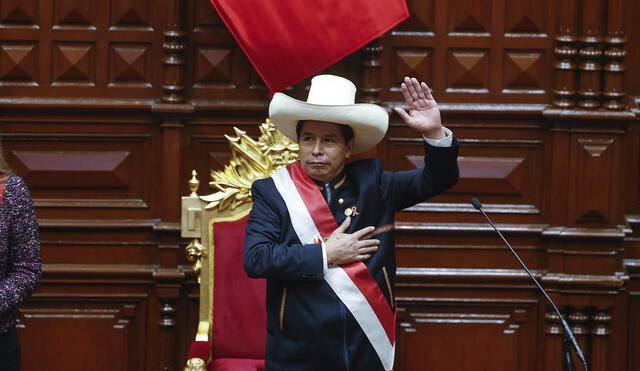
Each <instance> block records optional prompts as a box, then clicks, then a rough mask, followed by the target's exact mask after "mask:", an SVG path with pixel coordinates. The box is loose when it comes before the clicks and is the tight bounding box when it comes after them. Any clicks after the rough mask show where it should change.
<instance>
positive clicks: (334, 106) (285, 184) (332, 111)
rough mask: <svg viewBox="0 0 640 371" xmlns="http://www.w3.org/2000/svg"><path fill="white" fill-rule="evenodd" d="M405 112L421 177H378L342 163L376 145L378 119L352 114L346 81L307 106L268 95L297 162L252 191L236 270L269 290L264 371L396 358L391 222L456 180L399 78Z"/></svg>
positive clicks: (420, 97)
mask: <svg viewBox="0 0 640 371" xmlns="http://www.w3.org/2000/svg"><path fill="white" fill-rule="evenodd" d="M401 90H402V93H403V95H404V99H405V100H406V105H407V106H408V108H409V110H408V112H407V111H405V109H403V108H401V107H396V108H395V111H396V112H397V113H398V115H399V116H400V117H401V118H402V119H403V120H404V122H405V123H406V125H407V126H409V127H410V128H412V129H414V130H416V131H418V132H419V133H420V134H421V135H422V136H423V138H424V151H425V156H424V163H425V167H424V168H420V169H414V170H409V171H402V172H388V171H383V169H382V166H381V163H380V161H379V160H377V159H365V160H359V161H354V162H351V163H347V159H348V158H349V157H350V156H351V154H356V153H361V152H364V151H367V150H369V149H371V148H373V147H374V146H375V145H376V144H377V143H378V142H380V141H381V140H382V138H383V137H384V135H385V133H386V131H387V128H388V124H389V115H388V113H387V111H386V110H385V109H384V108H382V107H380V106H378V105H374V104H354V102H355V94H356V87H355V85H354V84H353V83H351V82H350V81H349V80H347V79H344V78H342V77H338V76H333V75H319V76H316V77H314V78H313V79H312V80H311V88H310V90H309V96H308V99H307V101H306V102H303V101H299V100H296V99H293V98H291V97H289V96H287V95H285V94H282V93H276V94H275V95H274V97H273V99H272V100H271V103H270V105H269V116H270V118H271V120H272V121H273V123H274V124H275V126H276V127H277V128H278V129H279V130H280V131H281V132H282V133H283V134H285V135H286V136H287V137H289V138H290V139H292V140H294V141H297V142H298V144H299V152H298V155H299V160H298V161H296V162H294V163H293V164H291V165H289V166H287V167H286V168H282V169H280V170H279V171H277V172H276V173H274V174H273V175H272V177H270V178H267V179H261V180H257V181H255V182H254V183H253V185H252V187H251V194H252V197H253V208H252V210H251V213H250V217H249V219H248V222H247V227H246V238H245V245H244V267H245V270H246V272H247V274H248V275H249V276H250V277H252V278H266V279H267V303H266V307H267V325H266V326H267V342H266V344H267V345H266V360H265V363H266V370H275V371H286V370H292V371H294V370H295V371H306V370H318V371H326V370H331V371H343V370H350V371H357V370H363V371H364V370H366V371H375V370H391V369H392V367H393V353H394V350H395V347H394V344H395V303H394V294H393V287H394V282H395V274H396V263H395V253H394V240H393V225H394V224H393V223H394V213H395V212H396V211H398V210H402V209H404V208H407V207H410V206H413V205H415V204H417V203H419V202H421V201H424V200H426V199H428V198H431V197H433V196H435V195H438V194H440V193H441V192H443V191H445V190H446V189H448V188H450V187H451V186H453V185H454V184H455V183H456V182H457V180H458V164H457V155H458V142H457V140H456V138H455V137H454V136H453V134H452V133H451V131H450V130H449V129H447V128H445V127H443V126H442V124H441V122H440V111H439V109H438V105H437V103H436V101H435V100H434V98H433V96H432V95H431V93H430V91H429V88H428V86H427V84H425V83H424V82H419V81H418V80H417V79H415V78H409V77H405V78H404V82H403V83H402V84H401Z"/></svg>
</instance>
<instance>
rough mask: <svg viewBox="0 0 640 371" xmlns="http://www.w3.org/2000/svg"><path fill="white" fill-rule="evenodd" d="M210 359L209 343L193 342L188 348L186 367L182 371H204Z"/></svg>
mask: <svg viewBox="0 0 640 371" xmlns="http://www.w3.org/2000/svg"><path fill="white" fill-rule="evenodd" d="M210 359H211V343H209V342H208V341H194V342H193V343H191V347H190V348H189V355H188V356H187V365H186V366H185V368H184V371H205V370H206V368H205V366H206V363H207V362H208V361H209V360H210Z"/></svg>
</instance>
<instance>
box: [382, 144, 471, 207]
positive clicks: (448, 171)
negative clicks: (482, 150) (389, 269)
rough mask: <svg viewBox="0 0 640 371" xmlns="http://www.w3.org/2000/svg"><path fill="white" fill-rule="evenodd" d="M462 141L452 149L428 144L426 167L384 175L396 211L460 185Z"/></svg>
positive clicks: (384, 187)
mask: <svg viewBox="0 0 640 371" xmlns="http://www.w3.org/2000/svg"><path fill="white" fill-rule="evenodd" d="M457 158H458V141H457V139H456V138H455V137H453V141H452V143H451V146H450V147H435V146H432V145H430V144H427V143H426V142H425V143H424V165H425V166H424V168H422V169H414V170H409V171H398V172H388V171H385V172H382V179H381V184H382V192H383V194H385V195H389V197H390V202H391V205H392V207H393V209H394V210H395V211H398V210H402V209H405V208H407V207H410V206H413V205H416V204H418V203H420V202H422V201H424V200H426V199H429V198H431V197H434V196H436V195H438V194H440V193H442V192H444V191H446V190H447V189H449V188H451V187H452V186H453V185H455V184H456V183H457V182H458V177H459V170H458V160H457Z"/></svg>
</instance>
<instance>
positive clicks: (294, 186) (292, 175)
mask: <svg viewBox="0 0 640 371" xmlns="http://www.w3.org/2000/svg"><path fill="white" fill-rule="evenodd" d="M271 178H272V179H273V181H274V183H275V185H276V188H277V189H278V192H279V193H280V195H281V196H282V199H283V200H284V202H285V204H286V205H287V210H288V211H289V215H290V217H291V224H292V225H293V229H294V230H295V232H296V234H297V235H298V238H299V239H300V242H302V243H303V244H313V243H318V240H319V239H321V238H324V237H329V236H330V235H331V233H333V231H334V230H335V229H336V228H338V224H337V223H336V220H335V218H334V217H333V214H332V213H331V210H330V209H329V206H328V205H327V203H326V202H325V200H324V198H323V197H322V194H321V193H320V190H319V189H318V186H317V185H316V184H315V183H314V182H313V181H312V180H311V179H310V178H309V176H308V175H307V174H306V173H305V172H304V170H303V169H302V166H301V165H300V162H299V161H295V162H294V163H292V164H290V165H288V166H286V167H283V168H281V169H280V170H278V171H277V172H276V173H274V174H273V175H272V176H271ZM324 279H325V281H326V282H327V283H328V284H329V286H330V287H331V289H332V290H333V291H334V292H335V293H336V295H337V296H338V298H339V299H340V300H341V301H342V302H343V303H344V305H345V306H346V307H347V308H348V309H349V311H350V312H351V314H352V315H353V317H354V318H355V319H356V321H357V322H358V324H359V325H360V328H362V331H363V332H364V334H365V335H366V336H367V338H368V339H369V341H370V342H371V345H373V348H374V350H375V351H376V353H377V354H378V357H379V358H380V361H381V362H382V365H383V366H384V369H385V370H391V369H392V367H393V359H394V355H395V322H396V318H395V313H394V312H393V311H392V310H391V308H390V306H389V304H388V303H387V300H386V299H385V298H384V295H383V294H382V291H381V290H380V287H379V286H378V284H377V282H376V281H375V280H374V279H373V276H372V275H371V272H370V271H369V269H368V268H367V266H366V265H365V264H364V263H363V262H356V263H351V264H347V265H343V266H339V267H330V268H329V269H328V271H327V272H326V274H325V275H324Z"/></svg>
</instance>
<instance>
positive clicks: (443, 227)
mask: <svg viewBox="0 0 640 371" xmlns="http://www.w3.org/2000/svg"><path fill="white" fill-rule="evenodd" d="M583 3H584V4H583ZM407 4H408V6H409V9H410V13H411V16H410V18H408V19H407V20H406V21H404V22H403V23H401V24H399V25H398V26H397V27H395V28H394V29H392V30H391V31H389V32H388V33H386V34H385V35H383V36H381V37H380V38H378V39H376V40H374V41H372V42H371V43H370V44H369V45H367V46H365V47H364V48H363V49H362V50H360V51H359V52H357V53H354V54H352V55H350V56H348V57H346V58H345V59H343V60H342V61H340V62H338V63H336V64H335V65H333V66H330V67H329V68H327V69H326V70H325V72H328V73H335V74H339V75H343V76H346V77H349V78H350V79H352V80H353V81H354V82H355V83H356V84H357V85H358V86H359V88H360V90H361V92H360V96H359V99H360V100H361V101H366V102H373V103H379V104H381V105H382V106H383V107H385V108H386V109H388V110H389V112H392V107H393V106H396V105H399V104H401V103H400V102H402V97H401V93H400V90H399V83H400V81H401V80H402V78H403V77H404V76H405V75H411V76H416V77H418V78H420V79H423V80H426V81H427V82H428V83H429V85H430V86H431V87H432V88H433V93H434V96H435V97H436V99H437V100H438V102H439V106H440V109H441V111H442V117H443V122H444V124H445V125H446V126H447V127H449V128H450V129H452V130H453V131H454V133H455V134H456V136H457V137H458V139H459V142H460V158H459V165H460V170H461V179H460V181H459V183H458V184H457V185H456V186H455V187H454V188H452V189H451V190H450V191H448V192H447V193H445V194H443V195H440V196H438V197H436V198H434V199H431V200H426V201H425V202H422V203H420V204H419V205H416V206H415V207H412V208H409V209H407V210H404V211H402V212H401V213H399V214H398V217H397V223H396V229H395V232H394V233H395V236H396V243H397V262H398V266H399V269H398V274H397V277H398V285H397V294H398V295H397V296H398V307H399V308H400V313H399V318H400V321H399V326H400V327H399V334H400V337H399V339H398V341H399V343H398V348H397V349H398V355H397V363H396V367H395V369H396V370H405V371H420V370H425V369H438V370H447V369H456V370H478V369H483V368H482V367H484V369H491V370H514V369H517V370H560V369H561V352H560V347H561V339H562V338H561V328H560V326H559V322H558V319H557V318H556V317H555V315H554V314H552V313H551V312H550V309H549V307H548V306H547V305H546V303H544V301H543V300H542V297H541V296H540V295H539V294H538V293H537V292H536V291H535V287H534V286H533V284H532V283H531V282H530V281H529V279H528V278H527V276H526V275H525V274H524V273H523V272H522V271H521V270H520V267H519V265H518V264H517V263H516V262H515V261H514V260H513V258H512V257H511V255H510V254H509V252H508V251H506V249H505V248H504V247H503V246H502V244H501V242H500V240H499V239H498V237H497V236H495V234H494V232H493V230H492V229H491V228H490V227H489V226H488V225H487V224H486V223H485V222H484V220H483V219H482V217H481V216H480V215H479V214H478V213H477V211H476V210H475V209H474V208H473V207H472V206H471V205H470V204H469V199H470V198H471V197H472V196H477V197H478V198H480V199H481V200H482V202H483V203H484V205H485V209H486V211H487V212H488V213H489V214H490V216H491V217H492V219H493V220H494V222H496V224H497V225H498V226H499V227H500V228H501V229H502V230H503V231H504V232H505V235H506V236H507V238H508V239H509V240H510V241H511V242H512V244H513V246H514V247H515V249H516V250H517V251H518V252H519V253H521V254H522V257H523V259H524V260H525V261H526V263H527V264H528V265H529V266H530V268H531V269H532V271H533V273H534V275H535V276H536V277H538V278H539V279H540V280H541V281H542V283H543V284H544V285H545V286H546V287H548V288H549V290H550V291H551V293H552V297H553V298H554V300H556V301H557V302H558V305H559V306H560V307H561V309H562V310H563V312H564V313H565V314H566V316H567V319H568V321H569V323H570V325H571V326H572V327H573V328H574V329H575V330H576V332H577V335H578V338H579V340H580V342H581V343H582V344H583V345H584V346H585V349H586V350H587V353H588V355H589V359H590V361H591V362H592V367H591V369H592V370H594V371H598V370H602V371H604V370H635V369H636V368H638V365H640V359H639V358H638V357H637V356H636V355H635V353H636V352H634V351H633V350H634V349H635V348H637V343H638V339H637V336H636V334H637V333H640V327H638V323H640V316H638V313H639V312H638V309H639V308H638V305H639V301H638V295H637V293H638V292H640V290H639V289H638V287H640V286H638V285H640V276H639V275H638V267H639V266H640V131H639V130H638V115H640V108H638V107H639V106H638V102H640V91H639V90H638V89H639V88H638V86H640V84H638V81H639V80H638V76H640V74H638V71H637V69H638V66H640V63H638V62H639V61H640V52H638V50H640V48H638V45H640V36H638V35H640V32H639V30H638V25H637V22H636V19H637V18H638V15H639V14H640V13H639V12H640V5H638V3H637V2H634V1H622V0H589V1H586V2H578V1H575V0H562V1H558V2H553V1H548V0H544V1H542V2H540V1H533V0H518V1H505V0H482V1H471V0H408V1H407ZM578 5H580V7H578ZM257 21H259V20H257ZM596 31H597V32H596ZM580 40H582V41H580ZM274 58H275V59H277V56H274ZM581 66H582V67H581ZM308 86H309V80H308V79H307V80H305V81H302V82H300V83H299V84H296V85H295V86H293V87H291V88H290V89H288V90H287V91H286V93H287V94H290V95H291V96H293V97H296V98H298V99H305V98H306V92H307V89H308ZM0 88H1V89H0V108H2V109H1V110H0V129H1V131H2V135H1V138H2V142H3V144H2V145H3V148H2V150H3V152H4V153H5V155H6V157H7V158H8V159H9V161H10V163H11V165H12V166H13V167H14V168H15V170H16V172H17V173H18V174H19V175H21V176H23V177H24V178H25V179H26V181H27V182H28V184H29V186H30V189H31V192H32V196H33V200H34V204H35V206H36V213H37V215H38V217H39V223H40V232H41V239H42V257H43V261H44V263H45V272H44V278H43V281H42V284H41V286H40V288H39V289H38V291H37V292H36V294H35V295H34V297H33V298H31V299H30V300H29V301H28V302H27V303H25V304H24V305H22V306H21V308H20V336H21V339H22V342H23V349H24V350H25V358H24V359H25V363H24V364H25V367H24V369H25V370H33V369H41V368H42V366H43V365H46V367H47V368H48V369H51V370H71V369H80V367H84V368H86V367H88V366H87V365H91V366H90V368H91V369H96V370H102V369H105V370H106V369H109V370H159V369H164V370H177V369H181V368H182V366H183V363H184V358H185V356H186V352H187V347H188V345H189V344H190V342H191V339H192V338H193V334H194V333H195V330H196V326H197V324H196V323H195V318H196V316H197V312H198V297H197V288H196V287H197V286H196V285H197V284H196V280H195V277H194V276H193V274H192V273H191V272H190V266H189V264H188V262H187V261H186V259H185V257H184V253H183V251H182V248H183V247H184V243H183V242H182V241H181V240H180V239H179V214H180V205H179V198H180V196H181V195H186V194H187V193H188V187H187V180H188V179H189V178H190V174H191V170H192V169H196V170H197V171H198V173H199V177H200V181H201V182H202V185H201V186H200V194H206V193H208V190H209V188H208V185H207V183H208V172H209V170H210V169H220V168H221V167H222V166H223V165H224V164H225V163H226V162H227V160H228V158H229V150H228V146H227V141H226V139H225V135H226V134H233V127H234V126H235V127H238V128H240V129H242V130H245V131H247V132H249V133H250V134H251V135H254V136H255V135H257V134H258V130H257V127H256V124H258V123H260V122H262V121H263V120H264V119H265V118H266V115H267V107H268V102H269V97H268V95H267V91H266V88H265V87H264V84H263V83H262V81H261V80H260V78H259V76H258V74H257V73H256V72H255V71H254V70H253V68H252V67H251V65H250V63H249V62H248V60H247V58H246V57H245V56H244V54H243V53H242V50H241V49H240V48H239V46H238V45H237V44H236V43H235V41H234V40H233V37H232V35H231V34H230V32H229V31H228V30H227V29H226V27H225V26H224V23H223V22H222V21H221V19H220V18H219V17H218V16H217V15H216V14H215V12H214V11H213V9H212V7H211V5H210V2H209V1H208V0H189V1H187V0H167V1H166V2H165V3H163V4H162V6H158V4H156V3H155V2H153V1H150V0H135V1H134V0H110V1H104V2H78V1H74V0H55V1H38V0H21V1H17V0H2V1H0ZM592 93H593V94H592ZM592 105H593V106H597V107H600V108H598V109H587V108H589V107H590V106H592ZM364 156H376V157H378V158H380V159H381V160H382V162H383V163H384V165H385V167H386V168H387V169H389V170H406V169H412V168H416V167H419V166H421V165H422V163H423V155H422V141H421V139H420V138H419V135H417V134H416V133H414V132H412V131H411V130H410V129H408V128H407V127H406V126H404V124H402V122H401V120H400V118H399V117H397V116H396V115H395V114H392V116H391V127H390V130H389V133H388V135H387V136H386V137H385V139H384V140H383V142H382V143H381V144H380V145H379V146H378V147H377V148H376V149H375V150H372V151H369V152H367V153H366V154H365V155H364ZM427 161H428V159H427ZM45 345H46V346H45ZM96 349H100V350H101V352H96ZM98 353H99V354H98ZM479 365H481V366H479ZM578 369H580V368H578Z"/></svg>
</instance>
